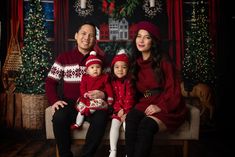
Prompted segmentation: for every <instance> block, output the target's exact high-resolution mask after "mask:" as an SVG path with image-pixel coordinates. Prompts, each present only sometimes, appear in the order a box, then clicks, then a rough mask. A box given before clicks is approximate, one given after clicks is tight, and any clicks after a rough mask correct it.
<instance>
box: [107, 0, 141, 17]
mask: <svg viewBox="0 0 235 157" xmlns="http://www.w3.org/2000/svg"><path fill="white" fill-rule="evenodd" d="M140 2H141V1H139V0H126V1H124V2H123V4H121V5H120V6H117V7H116V8H115V9H114V11H113V12H112V14H111V16H112V17H113V18H114V19H121V18H123V17H131V16H132V15H133V13H134V10H135V9H136V7H137V6H138V5H139V4H140Z"/></svg>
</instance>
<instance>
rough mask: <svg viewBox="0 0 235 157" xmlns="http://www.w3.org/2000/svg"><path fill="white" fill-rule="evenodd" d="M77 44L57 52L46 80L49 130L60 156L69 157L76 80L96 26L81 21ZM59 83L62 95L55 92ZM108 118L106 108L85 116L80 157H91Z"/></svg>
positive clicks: (95, 95) (77, 93)
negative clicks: (69, 49)
mask: <svg viewBox="0 0 235 157" xmlns="http://www.w3.org/2000/svg"><path fill="white" fill-rule="evenodd" d="M75 39H76V41H77V47H76V48H75V49H74V50H72V51H70V52H66V53H62V54H60V55H59V56H58V57H57V59H56V61H55V63H54V64H53V66H52V67H51V70H50V72H49V74H48V77H47V79H46V95H47V97H48V100H49V103H50V104H51V105H52V112H53V113H54V115H53V119H52V122H53V131H54V135H55V138H56V143H57V146H58V149H59V154H60V157H72V156H73V154H72V152H71V135H70V132H71V130H70V126H71V124H72V123H73V122H75V119H76V115H77V111H76V109H75V107H74V104H75V102H76V100H77V99H78V98H79V96H80V91H79V89H80V81H81V78H82V75H83V74H84V73H85V68H86V67H85V62H86V59H87V57H88V56H89V53H90V51H92V50H93V48H94V46H95V43H96V28H95V25H93V24H92V23H84V24H82V25H81V26H80V27H79V29H78V32H76V33H75ZM60 81H62V82H63V83H62V84H63V89H62V91H63V93H62V97H60V96H59V95H58V92H57V87H58V85H59V82H60ZM90 97H92V98H104V97H105V93H103V92H101V91H97V90H95V91H92V92H91V93H90ZM107 120H108V112H107V111H103V110H100V111H97V112H95V113H94V114H93V115H91V116H90V117H89V119H87V121H89V122H90V127H89V129H88V132H87V136H86V141H85V144H84V146H83V149H82V152H81V155H82V157H92V156H94V154H95V152H96V150H97V148H98V146H99V144H100V142H101V140H102V137H103V135H104V132H105V127H106V124H107Z"/></svg>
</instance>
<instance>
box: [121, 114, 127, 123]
mask: <svg viewBox="0 0 235 157" xmlns="http://www.w3.org/2000/svg"><path fill="white" fill-rule="evenodd" d="M125 120H126V114H124V115H122V116H121V121H122V122H124V121H125Z"/></svg>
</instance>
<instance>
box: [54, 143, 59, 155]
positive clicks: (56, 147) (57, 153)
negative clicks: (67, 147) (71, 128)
mask: <svg viewBox="0 0 235 157" xmlns="http://www.w3.org/2000/svg"><path fill="white" fill-rule="evenodd" d="M55 151H56V157H60V154H59V149H58V146H57V145H56V146H55Z"/></svg>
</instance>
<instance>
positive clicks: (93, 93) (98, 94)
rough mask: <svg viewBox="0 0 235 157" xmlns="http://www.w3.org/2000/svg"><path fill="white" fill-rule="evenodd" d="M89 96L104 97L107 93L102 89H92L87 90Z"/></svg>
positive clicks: (90, 97)
mask: <svg viewBox="0 0 235 157" xmlns="http://www.w3.org/2000/svg"><path fill="white" fill-rule="evenodd" d="M87 96H88V98H89V99H104V98H105V94H104V92H102V91H100V90H91V91H88V92H87Z"/></svg>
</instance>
